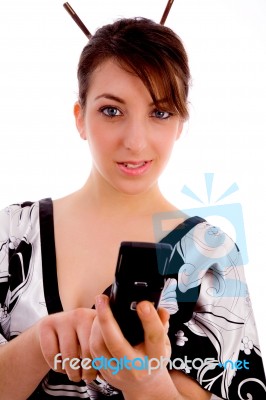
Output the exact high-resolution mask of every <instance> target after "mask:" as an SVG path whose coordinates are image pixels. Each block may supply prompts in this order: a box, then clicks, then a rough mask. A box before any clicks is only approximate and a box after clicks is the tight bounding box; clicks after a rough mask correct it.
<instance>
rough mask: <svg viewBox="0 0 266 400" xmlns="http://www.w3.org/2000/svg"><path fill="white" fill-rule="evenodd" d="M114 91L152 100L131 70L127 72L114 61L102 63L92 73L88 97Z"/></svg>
mask: <svg viewBox="0 0 266 400" xmlns="http://www.w3.org/2000/svg"><path fill="white" fill-rule="evenodd" d="M106 91H112V92H115V93H120V94H124V95H128V94H130V93H133V92H135V93H139V94H140V95H142V96H145V97H146V98H147V99H149V101H150V99H151V96H150V93H149V91H148V90H147V88H146V86H145V85H144V83H143V82H142V80H141V79H140V78H139V77H138V76H137V75H136V74H135V73H134V72H133V71H130V70H126V69H125V68H123V67H122V66H120V65H119V63H118V62H116V61H115V60H113V59H109V60H106V61H104V62H102V63H101V64H100V65H99V66H98V67H97V68H96V69H95V70H94V72H93V73H92V75H91V77H90V84H89V89H88V96H90V95H92V96H93V95H95V94H96V93H98V92H106Z"/></svg>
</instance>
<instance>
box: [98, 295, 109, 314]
mask: <svg viewBox="0 0 266 400" xmlns="http://www.w3.org/2000/svg"><path fill="white" fill-rule="evenodd" d="M95 304H96V310H104V309H105V308H106V304H107V301H106V297H104V296H101V295H98V296H96V298H95Z"/></svg>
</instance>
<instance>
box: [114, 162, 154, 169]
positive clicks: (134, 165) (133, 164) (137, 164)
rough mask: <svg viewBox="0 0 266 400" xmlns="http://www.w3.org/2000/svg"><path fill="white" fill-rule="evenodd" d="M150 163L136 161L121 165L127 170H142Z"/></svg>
mask: <svg viewBox="0 0 266 400" xmlns="http://www.w3.org/2000/svg"><path fill="white" fill-rule="evenodd" d="M147 162H148V161H140V162H136V161H126V162H123V163H119V164H122V165H124V166H125V167H126V168H133V169H135V168H140V167H143V165H145V164H146V163H147Z"/></svg>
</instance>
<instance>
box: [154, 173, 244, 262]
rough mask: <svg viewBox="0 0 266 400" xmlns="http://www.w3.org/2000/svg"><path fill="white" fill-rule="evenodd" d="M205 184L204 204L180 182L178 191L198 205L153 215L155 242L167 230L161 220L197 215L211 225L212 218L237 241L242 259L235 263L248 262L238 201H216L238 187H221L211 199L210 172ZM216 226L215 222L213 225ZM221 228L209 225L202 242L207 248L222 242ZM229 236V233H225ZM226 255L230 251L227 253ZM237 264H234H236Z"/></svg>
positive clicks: (234, 185) (166, 232)
mask: <svg viewBox="0 0 266 400" xmlns="http://www.w3.org/2000/svg"><path fill="white" fill-rule="evenodd" d="M204 176H205V186H206V192H207V198H208V203H207V204H204V202H203V201H202V200H201V199H200V197H199V196H197V195H196V194H195V193H194V192H193V191H192V190H191V189H190V188H189V187H188V186H186V185H184V187H183V188H182V191H181V192H182V193H183V194H185V195H186V196H189V197H190V198H191V199H193V200H195V201H197V202H199V203H201V204H202V206H199V207H194V208H189V209H183V210H178V211H172V212H166V213H158V214H156V215H154V217H153V223H154V233H155V239H156V240H157V241H159V240H160V239H161V238H162V237H164V236H166V235H167V234H168V233H170V230H165V229H163V227H164V225H165V222H166V221H169V220H176V219H182V218H183V219H184V215H185V216H188V217H190V216H199V217H201V218H204V219H206V221H207V222H210V225H213V222H212V220H215V219H216V220H218V221H219V220H221V221H222V222H223V223H225V225H228V226H230V227H231V228H232V229H231V230H233V233H234V237H232V239H233V240H234V241H235V243H236V244H237V246H238V248H239V249H240V251H241V256H242V258H239V260H238V261H237V262H239V263H241V265H243V264H247V263H248V254H247V245H246V236H245V229H244V221H243V213H242V207H241V205H240V204H239V203H231V204H217V203H219V202H220V201H221V200H223V199H225V198H226V197H228V196H229V195H231V194H232V193H234V192H236V191H237V190H239V188H238V186H237V184H236V183H233V184H232V185H231V186H230V187H229V188H228V189H227V190H225V191H224V192H223V193H222V194H221V195H220V196H219V197H218V199H216V200H215V201H212V200H211V197H212V187H213V178H214V174H213V173H205V174H204ZM215 225H216V224H215ZM223 230H225V229H222V230H221V229H220V228H219V227H217V226H210V228H209V230H207V233H206V235H205V237H204V241H205V245H206V246H210V247H217V246H219V245H222V244H223V241H224V240H225V238H226V235H225V234H224V233H223ZM225 233H227V234H228V235H229V236H231V235H230V232H226V231H225ZM195 251H200V250H199V248H198V247H197V249H195ZM229 256H230V254H229ZM236 265H237V264H236Z"/></svg>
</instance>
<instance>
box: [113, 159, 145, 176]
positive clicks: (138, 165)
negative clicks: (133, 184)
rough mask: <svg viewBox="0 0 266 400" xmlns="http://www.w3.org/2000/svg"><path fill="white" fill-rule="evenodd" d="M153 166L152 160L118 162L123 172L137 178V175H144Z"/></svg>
mask: <svg viewBox="0 0 266 400" xmlns="http://www.w3.org/2000/svg"><path fill="white" fill-rule="evenodd" d="M151 164H152V160H148V161H146V160H142V161H131V160H130V161H122V162H118V163H117V166H118V168H119V169H120V171H121V172H123V173H125V174H127V175H132V176H137V175H142V174H144V173H145V172H147V171H148V170H149V169H150V166H151Z"/></svg>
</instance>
